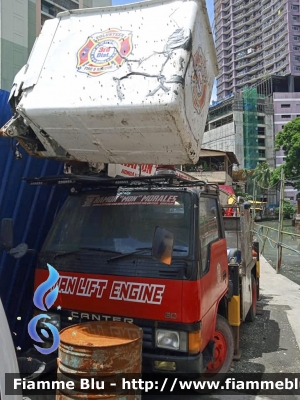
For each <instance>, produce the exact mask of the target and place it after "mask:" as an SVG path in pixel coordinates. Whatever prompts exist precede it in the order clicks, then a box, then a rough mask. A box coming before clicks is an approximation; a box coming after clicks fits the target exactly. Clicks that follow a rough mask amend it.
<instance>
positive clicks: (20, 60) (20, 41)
mask: <svg viewBox="0 0 300 400" xmlns="http://www.w3.org/2000/svg"><path fill="white" fill-rule="evenodd" d="M29 3H30V2H29V1H28V0H1V1H0V19H1V25H0V48H1V61H0V89H3V90H7V91H10V89H11V85H12V82H13V79H14V77H15V75H16V73H17V72H18V71H19V70H20V69H21V68H22V67H23V65H24V64H25V63H26V61H27V59H28V16H29Z"/></svg>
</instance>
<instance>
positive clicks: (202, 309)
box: [35, 176, 233, 373]
mask: <svg viewBox="0 0 300 400" xmlns="http://www.w3.org/2000/svg"><path fill="white" fill-rule="evenodd" d="M65 179H67V178H65ZM70 182H71V184H70V186H71V187H72V188H71V190H70V196H69V197H68V198H67V200H66V202H65V204H64V206H63V208H62V209H61V211H60V213H59V215H58V216H57V218H56V220H55V221H54V222H53V226H52V228H51V230H50V232H49V235H48V237H47V239H46V241H45V243H44V245H43V248H42V250H41V252H40V254H39V258H38V265H37V270H36V277H35V288H37V287H38V286H39V285H40V284H41V283H42V282H44V281H45V280H46V279H47V277H48V269H47V264H50V265H51V266H53V267H54V268H55V269H56V270H57V271H58V272H59V274H60V279H59V282H58V285H59V296H58V299H57V301H56V303H55V307H54V308H53V312H52V311H51V312H50V314H49V315H50V317H51V322H52V323H53V324H54V325H56V326H57V327H58V328H59V329H62V328H64V327H66V326H68V325H71V324H76V323H80V322H86V321H91V320H108V321H109V320H111V321H126V322H130V323H134V324H136V325H139V326H141V327H142V328H143V332H144V335H143V370H144V371H145V372H166V371H168V372H174V373H175V372H176V373H183V372H185V373H186V372H188V373H202V372H204V371H210V372H214V373H216V372H226V371H225V370H227V369H228V368H229V365H230V362H231V360H232V355H233V343H232V337H231V336H230V334H231V332H230V331H228V329H230V326H229V324H228V322H227V321H226V313H227V307H226V299H225V297H226V294H227V293H228V283H229V276H228V262H227V249H226V239H225V233H224V227H223V223H222V213H221V208H220V205H219V199H218V187H217V186H216V185H209V184H206V183H204V182H188V181H183V180H181V179H180V178H174V176H169V177H165V176H157V177H149V178H132V179H131V178H129V179H104V180H103V179H102V180H101V179H98V180H97V179H95V180H93V179H91V178H90V179H89V178H88V177H86V178H85V179H82V180H80V179H78V180H76V179H75V180H74V181H73V182H72V180H70ZM157 227H162V228H163V229H165V230H168V231H170V232H171V233H172V235H173V239H172V258H171V260H170V262H169V263H168V262H167V263H164V262H162V261H163V260H162V259H161V260H158V259H157V258H154V257H153V250H154V249H153V243H154V242H153V240H154V238H155V235H154V233H155V230H156V228H157ZM168 264H169V265H168ZM218 314H219V316H218ZM222 315H223V317H225V318H222ZM220 321H221V322H220ZM224 321H225V322H224ZM48 322H49V321H48ZM224 324H225V325H226V326H225V328H224ZM40 328H42V325H41V326H40ZM224 329H225V331H224Z"/></svg>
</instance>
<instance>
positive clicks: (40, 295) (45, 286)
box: [33, 264, 59, 311]
mask: <svg viewBox="0 0 300 400" xmlns="http://www.w3.org/2000/svg"><path fill="white" fill-rule="evenodd" d="M47 267H48V269H49V277H48V279H47V280H46V281H45V282H43V283H41V284H40V286H39V287H38V288H37V289H36V291H35V293H34V297H33V302H34V305H35V306H36V307H37V308H39V309H40V310H42V311H47V310H49V308H50V307H51V306H52V305H53V304H54V303H55V300H56V299H57V296H58V287H57V286H56V287H55V288H54V289H52V290H51V292H50V293H48V295H47V296H46V298H45V305H46V307H47V308H46V307H45V305H44V304H43V299H44V296H45V294H46V293H47V292H48V291H49V290H50V289H51V288H53V287H54V286H55V285H56V283H57V281H58V279H59V273H58V272H57V271H56V269H54V268H53V267H52V266H51V265H50V264H47Z"/></svg>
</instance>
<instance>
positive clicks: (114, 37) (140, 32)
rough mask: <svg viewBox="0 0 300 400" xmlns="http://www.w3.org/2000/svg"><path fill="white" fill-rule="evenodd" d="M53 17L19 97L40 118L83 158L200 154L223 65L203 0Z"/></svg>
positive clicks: (178, 159) (183, 158)
mask: <svg viewBox="0 0 300 400" xmlns="http://www.w3.org/2000/svg"><path fill="white" fill-rule="evenodd" d="M56 21H59V24H58V27H57V29H56V32H55V34H54V35H53V40H52V41H51V44H50V45H48V48H47V51H45V50H44V54H46V58H45V62H44V63H43V66H42V70H41V73H40V75H39V78H38V80H37V82H36V84H35V86H34V87H33V89H32V91H30V92H29V91H28V95H27V96H25V97H23V99H22V101H21V104H20V107H22V109H24V111H25V113H26V114H27V115H28V116H29V118H30V119H31V120H32V121H34V123H35V124H36V125H37V126H39V127H40V128H41V129H43V130H44V131H45V132H47V134H49V135H50V136H51V137H52V138H53V139H55V140H56V141H57V142H58V143H59V144H60V145H61V146H62V147H63V148H64V149H65V150H66V151H68V152H69V153H70V154H71V155H72V156H73V157H74V158H76V159H77V160H80V161H87V160H88V161H90V162H113V163H151V164H155V163H176V164H184V163H189V162H196V161H197V160H198V155H199V152H200V148H201V143H202V137H203V131H204V126H205V122H206V116H207V111H208V105H209V101H210V96H211V91H212V86H213V80H214V76H215V74H216V59H215V51H214V47H213V41H212V36H211V33H210V32H209V31H210V27H209V22H208V18H207V15H206V14H205V6H204V1H194V0H189V1H168V0H163V1H159V2H158V1H150V2H143V3H136V4H130V5H128V6H120V7H106V8H96V9H91V10H88V9H85V10H76V11H74V12H73V11H72V12H64V13H61V14H60V19H59V20H56ZM48 42H49V41H48ZM46 47H47V46H46ZM32 58H33V57H32Z"/></svg>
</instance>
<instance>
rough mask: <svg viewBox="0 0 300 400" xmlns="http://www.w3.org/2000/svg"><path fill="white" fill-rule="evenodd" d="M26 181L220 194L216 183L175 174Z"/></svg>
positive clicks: (80, 176)
mask: <svg viewBox="0 0 300 400" xmlns="http://www.w3.org/2000/svg"><path fill="white" fill-rule="evenodd" d="M23 180H24V181H26V182H27V183H29V184H30V185H31V186H45V185H58V186H69V187H78V188H84V187H93V188H95V187H101V188H116V187H145V186H148V187H149V186H153V187H162V186H163V187H201V186H202V187H204V190H206V191H208V190H209V189H214V190H216V191H217V193H218V192H219V187H218V185H217V184H215V183H207V182H204V181H190V180H187V179H183V178H180V177H178V176H177V175H174V174H168V175H157V176H142V177H130V178H123V177H120V178H107V177H104V176H88V175H68V176H66V175H60V176H49V177H45V178H23Z"/></svg>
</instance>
